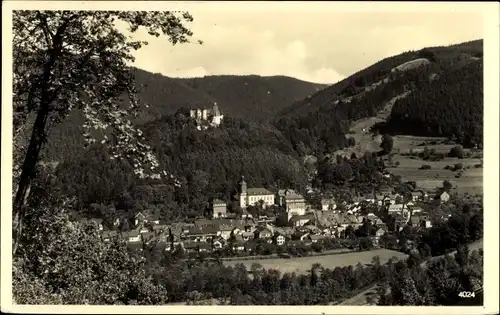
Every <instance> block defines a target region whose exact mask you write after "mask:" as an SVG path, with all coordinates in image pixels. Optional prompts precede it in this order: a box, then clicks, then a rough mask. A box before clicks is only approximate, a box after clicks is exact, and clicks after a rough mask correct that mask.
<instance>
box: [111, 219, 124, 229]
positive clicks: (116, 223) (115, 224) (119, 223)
mask: <svg viewBox="0 0 500 315" xmlns="http://www.w3.org/2000/svg"><path fill="white" fill-rule="evenodd" d="M121 223H122V220H121V219H120V218H119V217H117V218H115V220H114V221H113V226H114V227H115V228H116V227H119V226H120V225H121Z"/></svg>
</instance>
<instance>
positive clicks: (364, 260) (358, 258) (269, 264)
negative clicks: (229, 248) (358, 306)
mask: <svg viewBox="0 0 500 315" xmlns="http://www.w3.org/2000/svg"><path fill="white" fill-rule="evenodd" d="M375 256H379V257H380V262H381V263H386V262H387V261H388V260H389V259H390V258H392V257H396V258H398V259H404V258H406V257H407V255H406V254H404V253H400V252H397V251H392V250H388V249H376V250H371V251H366V252H354V253H347V254H336V255H328V256H310V257H298V258H291V259H280V258H277V259H263V260H233V261H227V262H224V264H225V265H235V264H239V263H241V264H243V265H244V266H245V267H246V268H247V270H250V269H251V267H252V264H254V263H258V264H260V265H262V267H264V269H276V270H279V271H280V272H281V273H286V272H289V273H291V272H296V273H298V274H300V273H306V272H308V271H309V270H310V269H311V266H312V265H313V264H315V263H318V264H321V266H323V267H325V268H330V269H333V268H336V267H345V266H350V265H353V266H355V265H357V264H358V263H361V264H363V265H367V264H371V262H372V259H373V257H375Z"/></svg>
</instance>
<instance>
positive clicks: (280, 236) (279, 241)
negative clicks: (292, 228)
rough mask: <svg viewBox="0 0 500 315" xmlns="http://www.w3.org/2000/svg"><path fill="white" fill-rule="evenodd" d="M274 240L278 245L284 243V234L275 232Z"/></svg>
mask: <svg viewBox="0 0 500 315" xmlns="http://www.w3.org/2000/svg"><path fill="white" fill-rule="evenodd" d="M275 241H276V245H278V246H282V245H284V244H285V241H286V238H285V235H283V234H280V233H277V234H276V236H275Z"/></svg>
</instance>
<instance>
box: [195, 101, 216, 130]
mask: <svg viewBox="0 0 500 315" xmlns="http://www.w3.org/2000/svg"><path fill="white" fill-rule="evenodd" d="M189 116H190V117H191V118H193V119H195V120H196V121H197V122H198V123H201V122H202V121H204V122H208V123H209V124H210V125H211V126H212V127H217V126H219V125H220V124H221V122H222V120H223V119H224V115H222V113H221V112H220V110H219V107H218V106H217V103H215V102H214V104H213V106H212V108H211V109H206V108H203V109H201V108H197V109H191V110H190V111H189Z"/></svg>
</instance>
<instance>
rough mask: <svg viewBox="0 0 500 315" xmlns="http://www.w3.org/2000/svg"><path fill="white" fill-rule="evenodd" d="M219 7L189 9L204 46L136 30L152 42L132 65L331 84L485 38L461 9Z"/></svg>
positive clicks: (180, 73)
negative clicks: (385, 63) (407, 55)
mask: <svg viewBox="0 0 500 315" xmlns="http://www.w3.org/2000/svg"><path fill="white" fill-rule="evenodd" d="M288 4H289V3H288ZM323 4H325V2H323ZM423 4H424V3H420V5H423ZM449 4H451V5H455V4H456V3H449ZM216 8H217V7H214V6H211V7H208V6H202V5H199V6H190V7H189V12H190V13H191V14H192V15H193V17H194V21H193V22H192V23H189V24H188V26H189V28H190V29H191V30H192V31H193V32H194V35H193V39H196V40H197V39H200V40H202V41H203V42H204V44H203V45H198V44H194V43H193V44H183V45H175V46H172V45H171V44H170V43H169V42H168V41H167V40H166V39H165V38H161V37H160V38H152V37H150V36H148V35H147V33H146V32H145V31H143V32H139V33H136V34H135V35H134V38H136V39H141V40H148V42H149V45H148V46H145V47H143V48H142V49H141V50H140V51H138V52H137V53H136V62H135V66H136V67H138V68H141V69H144V70H147V71H150V72H155V73H161V74H163V75H166V76H170V77H201V76H205V75H218V74H236V75H245V74H257V75H263V76H272V75H285V76H291V77H295V78H298V79H301V80H304V81H310V82H315V83H326V84H332V83H335V82H337V81H339V80H341V79H343V78H345V77H347V76H349V75H351V74H353V73H354V72H356V71H359V70H361V69H363V68H365V67H367V66H369V65H371V64H373V63H375V62H377V61H379V60H381V59H383V58H386V57H389V56H392V55H396V54H399V53H402V52H404V51H408V50H417V49H421V48H423V47H428V46H441V45H449V44H454V43H460V42H464V41H469V40H474V39H480V38H483V22H482V15H480V14H478V13H474V12H471V11H464V10H461V11H453V10H440V11H434V12H433V11H429V10H427V11H423V12H420V13H419V12H416V11H412V12H390V11H380V12H369V11H368V12H355V11H351V12H343V11H342V12H338V11H336V10H334V9H332V8H331V7H328V6H326V5H325V6H324V7H323V8H322V7H321V3H319V5H318V3H317V4H316V6H314V9H307V10H300V7H288V9H286V8H285V7H283V6H270V7H269V8H268V9H267V10H263V9H261V7H259V8H257V9H256V7H255V6H250V5H249V6H246V5H245V4H244V3H241V4H240V5H239V6H238V7H235V6H233V7H232V9H231V10H228V9H222V7H220V6H219V7H218V8H219V9H216ZM449 8H450V9H451V8H452V7H451V6H450V7H449Z"/></svg>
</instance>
